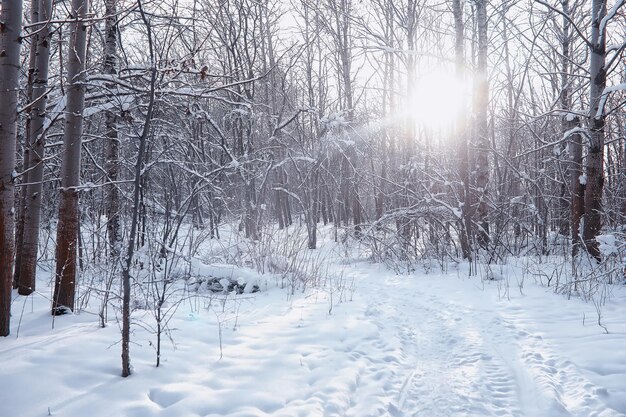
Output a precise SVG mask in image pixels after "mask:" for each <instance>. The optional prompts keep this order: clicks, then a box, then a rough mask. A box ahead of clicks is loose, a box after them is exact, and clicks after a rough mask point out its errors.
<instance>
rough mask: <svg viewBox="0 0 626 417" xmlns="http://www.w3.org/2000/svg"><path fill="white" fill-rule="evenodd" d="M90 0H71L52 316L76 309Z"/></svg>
mask: <svg viewBox="0 0 626 417" xmlns="http://www.w3.org/2000/svg"><path fill="white" fill-rule="evenodd" d="M88 11H89V0H72V4H71V12H70V18H69V20H71V21H72V23H71V24H70V34H69V39H70V42H69V47H68V49H67V56H68V60H67V82H68V86H67V88H66V100H67V104H66V106H65V130H64V133H63V161H62V163H61V193H60V196H61V200H60V203H59V224H58V226H57V247H56V274H55V285H54V298H53V300H52V314H63V313H65V312H66V311H67V309H69V310H72V311H73V310H74V293H75V291H76V269H77V268H76V261H77V257H76V255H77V249H78V222H79V210H78V186H79V185H80V153H81V139H82V134H83V110H84V107H85V86H84V71H85V58H86V49H87V26H86V24H85V18H86V17H87V12H88Z"/></svg>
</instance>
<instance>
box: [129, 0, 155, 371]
mask: <svg viewBox="0 0 626 417" xmlns="http://www.w3.org/2000/svg"><path fill="white" fill-rule="evenodd" d="M138 4H139V11H140V12H141V18H142V19H143V22H144V24H145V25H146V30H147V32H148V45H149V49H150V74H151V75H150V97H149V99H148V100H149V101H148V109H147V111H146V120H145V121H144V125H143V131H142V132H141V137H140V138H139V149H138V151H137V162H136V164H135V178H134V182H133V187H134V190H133V209H132V220H131V224H130V231H129V234H128V248H127V252H126V259H125V262H124V263H123V264H122V289H123V295H122V376H123V377H127V376H130V374H131V367H130V268H131V267H132V264H133V256H134V254H135V239H136V236H137V225H138V222H139V214H140V210H141V206H142V204H141V198H140V197H141V189H142V188H143V187H142V171H143V168H144V156H145V153H146V143H147V142H148V136H149V134H150V127H151V124H152V114H153V112H154V91H155V88H156V76H157V71H156V63H155V62H154V48H153V45H152V29H151V26H150V23H149V22H148V19H147V18H146V14H145V12H144V10H143V5H142V3H141V0H139V2H138Z"/></svg>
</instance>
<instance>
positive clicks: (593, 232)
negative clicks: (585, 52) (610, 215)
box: [583, 0, 606, 260]
mask: <svg viewBox="0 0 626 417" xmlns="http://www.w3.org/2000/svg"><path fill="white" fill-rule="evenodd" d="M591 8H592V9H591V45H590V48H591V58H590V66H589V76H590V80H591V86H590V92H589V104H590V108H589V122H588V123H589V152H588V153H587V166H586V175H587V183H586V186H585V214H584V216H585V222H584V225H585V226H584V230H583V240H584V242H585V246H586V248H587V251H588V252H589V254H590V255H591V256H593V257H594V258H596V259H597V260H600V249H599V245H598V242H597V241H596V237H597V236H598V234H599V233H600V229H601V228H602V189H603V186H604V122H605V115H604V111H603V110H602V109H599V104H600V98H601V96H602V93H603V91H604V88H605V87H606V68H605V67H604V61H605V58H606V36H605V24H606V22H603V19H604V17H605V16H606V0H593V1H592V6H591Z"/></svg>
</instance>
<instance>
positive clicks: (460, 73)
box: [452, 0, 472, 263]
mask: <svg viewBox="0 0 626 417" xmlns="http://www.w3.org/2000/svg"><path fill="white" fill-rule="evenodd" d="M452 13H453V15H454V34H455V37H454V41H455V42H454V56H455V64H456V65H455V66H456V76H457V78H458V79H459V81H462V80H463V79H464V78H465V52H464V45H463V43H464V31H465V28H464V24H463V6H462V4H461V0H452ZM456 137H457V139H458V141H459V148H458V149H459V151H458V152H459V157H458V158H459V176H460V178H461V183H462V187H461V189H460V190H459V194H460V196H462V199H463V200H462V201H461V202H460V203H461V219H460V221H459V225H460V236H459V241H460V244H461V252H462V254H463V258H464V259H467V260H468V261H470V263H471V260H472V244H471V238H470V236H471V230H472V229H471V227H472V219H471V212H470V206H471V198H470V196H471V190H470V173H469V152H468V146H467V132H466V120H465V114H464V112H463V111H460V112H459V115H458V118H457V126H456Z"/></svg>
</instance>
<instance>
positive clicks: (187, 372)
mask: <svg viewBox="0 0 626 417" xmlns="http://www.w3.org/2000/svg"><path fill="white" fill-rule="evenodd" d="M324 250H326V251H327V252H326V253H329V254H330V259H329V260H328V262H329V265H328V271H327V272H326V274H325V277H326V285H324V286H322V287H321V288H319V289H308V290H307V291H306V292H304V293H302V292H296V293H295V294H292V293H291V291H290V290H289V289H282V288H280V283H279V281H277V279H276V277H274V276H271V275H259V274H258V273H256V272H255V271H254V270H252V269H249V268H241V267H237V266H234V265H228V264H214V265H208V264H205V263H203V262H202V261H201V260H199V259H196V258H193V259H192V260H191V275H192V276H207V275H211V276H216V277H221V278H234V279H237V280H241V281H243V282H248V283H251V282H252V281H255V282H257V283H259V284H261V288H262V292H260V293H255V294H247V293H246V294H242V295H233V294H222V293H219V294H211V293H208V292H207V293H205V292H202V291H200V292H197V293H196V292H190V293H188V297H187V298H186V299H185V300H184V302H183V303H181V305H180V307H179V308H178V310H177V311H176V313H175V314H174V316H173V317H172V319H171V321H170V323H169V327H170V329H171V341H170V340H169V339H168V338H167V337H166V338H164V339H163V352H162V354H161V359H162V365H161V366H160V367H159V368H156V367H155V366H154V363H155V350H154V346H155V344H154V341H155V336H154V334H153V333H152V332H151V331H150V326H149V324H150V319H151V315H150V313H149V312H147V311H144V310H137V311H135V312H134V314H133V321H134V323H135V324H134V325H133V328H132V329H133V334H132V341H133V343H132V344H131V361H132V362H131V363H132V365H133V369H134V373H133V375H131V376H130V377H129V378H121V377H120V376H119V375H120V347H119V339H120V336H119V334H120V333H119V328H118V326H117V325H116V324H115V321H114V320H111V325H109V326H108V327H105V328H100V327H99V326H98V317H97V315H93V314H89V311H83V312H82V313H81V314H75V315H67V316H60V317H56V318H54V329H52V328H51V326H52V320H53V319H52V318H51V317H50V316H49V315H48V309H49V301H48V300H49V297H50V292H51V289H50V288H46V287H45V283H46V282H47V279H48V278H49V277H46V276H44V278H43V279H41V282H40V287H39V288H40V291H39V292H37V293H36V294H35V295H34V296H31V297H21V296H17V295H14V298H15V299H14V302H13V323H15V325H14V328H13V333H12V335H11V336H10V337H8V338H3V339H0V362H1V363H2V364H3V366H2V368H0V380H1V381H3V382H5V383H4V384H3V389H2V390H0V416H20V417H30V416H33V417H34V416H45V415H48V414H49V413H51V415H53V416H63V417H74V416H75V417H83V416H89V417H110V416H128V417H149V416H176V417H185V416H206V417H217V416H227V417H243V416H246V417H254V416H290V417H291V416H329V417H330V416H337V417H339V416H341V417H344V416H345V417H349V416H354V417H362V416H385V417H400V416H424V417H437V416H528V417H538V416H551V417H552V416H555V417H559V416H580V417H587V416H598V417H614V416H624V415H626V385H625V384H624V381H626V350H624V346H625V345H626V320H624V317H626V288H624V287H623V286H613V287H611V291H612V293H613V294H612V297H611V298H610V299H608V300H607V301H606V304H605V305H604V306H603V307H602V323H603V325H604V326H606V327H607V329H608V330H609V333H608V334H606V333H605V331H604V329H603V328H601V327H600V326H598V325H597V324H596V322H597V314H598V313H597V310H596V304H594V303H591V302H587V303H586V302H584V301H582V300H581V299H577V298H572V299H570V300H567V299H566V298H565V297H563V296H561V295H557V294H554V293H553V292H552V289H551V288H546V287H543V286H541V285H538V284H536V283H535V282H534V281H533V280H532V279H531V278H529V277H528V274H526V273H525V272H524V269H523V268H521V267H519V268H518V267H514V266H507V267H501V268H500V269H499V270H498V272H497V276H498V277H499V279H498V280H493V281H481V279H480V278H478V277H470V278H468V277H467V265H465V264H460V265H459V266H458V268H457V269H451V270H450V271H449V273H448V274H447V275H444V274H441V273H433V272H431V273H428V274H426V273H425V272H423V271H422V272H419V271H418V272H415V273H414V274H413V275H409V276H402V275H396V274H395V273H393V272H391V271H389V270H388V269H385V268H384V267H383V266H381V265H376V264H372V263H370V262H368V261H367V260H366V259H363V258H359V257H354V258H344V259H341V258H339V255H337V254H336V252H339V251H336V250H335V248H334V247H327V248H325V249H324ZM42 272H43V271H42ZM42 275H44V274H42ZM495 275H496V274H495V273H494V276H495ZM241 281H240V282H241ZM246 288H247V287H246ZM17 323H19V334H18V331H17V330H18V329H17ZM142 324H143V325H142ZM220 338H221V342H220ZM220 346H221V349H220ZM7 381H8V382H7Z"/></svg>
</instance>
